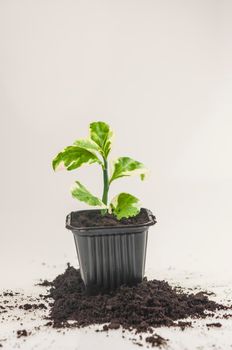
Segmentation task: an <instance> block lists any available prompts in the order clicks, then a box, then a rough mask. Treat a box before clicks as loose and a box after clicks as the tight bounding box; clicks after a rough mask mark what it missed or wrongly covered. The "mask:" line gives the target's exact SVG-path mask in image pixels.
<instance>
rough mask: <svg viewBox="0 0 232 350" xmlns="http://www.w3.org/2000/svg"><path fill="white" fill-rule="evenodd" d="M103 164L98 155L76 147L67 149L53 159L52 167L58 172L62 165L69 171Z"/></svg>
mask: <svg viewBox="0 0 232 350" xmlns="http://www.w3.org/2000/svg"><path fill="white" fill-rule="evenodd" d="M85 163H87V164H92V163H100V164H102V163H101V161H100V160H99V159H98V157H97V156H96V154H94V153H93V152H90V151H88V150H87V149H84V148H81V147H78V146H76V145H73V146H68V147H66V148H65V149H64V150H63V151H62V152H60V153H58V154H57V156H56V157H55V158H54V159H53V162H52V167H53V169H54V170H57V169H58V167H59V166H60V167H62V165H63V166H64V167H65V168H66V169H67V170H73V169H76V168H79V167H80V166H82V165H83V164H85Z"/></svg>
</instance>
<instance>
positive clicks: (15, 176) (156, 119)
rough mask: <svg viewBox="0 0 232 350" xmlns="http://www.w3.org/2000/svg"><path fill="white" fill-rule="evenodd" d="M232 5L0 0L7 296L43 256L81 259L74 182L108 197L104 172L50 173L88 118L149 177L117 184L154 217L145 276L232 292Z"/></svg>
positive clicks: (224, 0) (25, 283)
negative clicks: (72, 228) (176, 275)
mask: <svg viewBox="0 0 232 350" xmlns="http://www.w3.org/2000/svg"><path fill="white" fill-rule="evenodd" d="M231 11H232V2H231V1H230V0H221V1H212V0H189V1H186V0H162V1H161V0H118V1H114V0H107V1H105V0H97V1H95V0H78V1H72V0H65V1H64V0H49V1H45V0H33V1H29V0H21V1H18V0H10V1H8V0H2V1H1V2H0V96H1V98H0V123H1V125H0V146H1V150H2V152H1V172H0V194H1V195H0V219H1V230H0V266H1V278H0V288H5V287H8V288H10V287H13V286H15V287H17V288H22V289H23V290H26V288H31V285H32V281H34V280H35V279H36V278H38V277H39V276H41V277H42V275H43V274H41V270H40V268H39V266H40V265H39V264H38V263H37V262H38V261H39V262H45V263H46V264H47V265H49V266H50V269H49V271H50V272H49V273H51V274H52V273H53V272H54V274H55V271H56V268H54V267H53V265H56V266H63V265H64V263H65V262H67V261H71V262H74V261H76V253H75V249H74V244H73V241H72V237H71V235H70V234H69V233H68V232H66V231H65V229H64V220H65V215H66V214H67V213H68V212H70V211H71V210H75V209H79V208H80V207H81V206H80V204H79V203H78V202H76V201H74V200H73V199H72V198H71V196H70V193H69V188H70V187H71V185H72V183H73V182H74V181H75V180H76V179H79V180H80V181H82V182H83V183H84V184H85V185H86V186H87V187H89V188H90V189H91V190H92V191H93V192H94V193H96V194H100V193H101V189H100V188H101V186H102V183H101V182H102V177H101V174H100V170H99V169H98V168H97V166H92V167H89V168H85V169H81V170H80V171H73V172H71V173H59V174H54V173H53V171H52V170H51V166H50V164H51V159H52V158H53V157H54V155H56V153H57V152H58V151H60V149H62V148H63V147H64V146H66V145H68V144H70V143H72V142H73V141H74V140H75V139H76V138H79V137H84V136H85V135H86V133H87V126H88V124H89V122H91V121H93V120H105V121H107V122H108V123H109V124H110V125H111V126H112V128H113V129H114V131H115V144H114V148H113V153H112V156H113V157H117V156H122V155H128V156H131V157H134V158H135V159H138V160H140V161H143V162H144V163H145V164H146V165H147V167H148V168H149V169H150V171H151V174H150V178H149V179H148V180H147V181H146V182H144V183H142V182H140V181H139V180H138V179H136V178H133V179H122V180H120V181H118V182H117V183H116V182H115V184H114V185H113V186H112V190H111V196H113V195H115V194H117V193H118V192H119V191H124V190H127V191H128V192H131V193H132V194H134V195H136V196H138V197H139V198H141V201H142V203H143V204H144V206H145V207H148V208H150V209H151V210H152V211H153V212H154V213H155V214H156V216H157V219H158V224H157V225H156V226H155V227H153V228H151V231H150V235H149V247H148V255H147V270H148V271H153V277H156V276H161V278H162V274H163V273H164V271H167V269H168V268H169V267H171V268H174V269H175V271H177V272H178V271H183V270H184V269H186V270H187V271H188V273H189V272H191V271H195V272H196V273H198V274H202V275H203V276H204V278H203V279H202V280H201V283H202V284H204V280H205V281H208V279H211V280H212V281H214V282H215V281H217V282H218V283H219V284H220V283H223V285H225V286H226V285H227V284H228V286H229V285H230V282H231V278H232V270H231V268H230V266H231V246H232V235H231V232H232V221H231V208H232V180H231V179H232V163H231V149H232V138H231V132H232V118H231V115H232V104H231V91H232V65H231V58H232V57H231V56H232V41H231V35H232V21H231ZM46 271H47V270H46ZM46 273H48V272H46ZM22 276H23V280H22ZM9 327H10V326H9ZM172 332H174V330H173V331H172ZM189 332H193V333H194V331H189ZM210 332H212V336H213V334H214V332H215V336H216V335H218V337H219V338H222V337H223V338H224V339H225V338H228V337H227V333H226V332H227V331H226V328H225V331H224V330H212V331H210ZM223 332H225V333H223ZM116 333H117V332H116ZM116 333H115V334H116ZM80 334H83V333H80ZM180 334H181V335H180V336H181V337H185V334H187V333H180ZM197 334H198V338H197V336H196V337H195V338H196V339H199V343H200V342H201V339H202V337H203V336H200V335H199V334H201V331H200V330H199V333H197ZM207 334H208V333H207ZM209 334H211V333H209ZM223 334H224V335H223ZM60 337H61V336H60ZM80 337H81V335H80ZM83 337H84V335H83ZM98 337H99V338H98V339H102V342H103V343H104V342H105V343H104V344H105V346H107V344H108V343H107V339H106V338H104V335H98ZM115 337H116V336H115ZM74 338H75V337H74ZM74 338H73V339H74ZM62 339H63V338H62ZM64 339H65V338H64ZM83 339H85V342H86V344H87V342H90V343H91V340H90V339H91V335H89V336H87V337H84V338H82V341H83ZM188 339H189V345H188V346H191V342H190V338H188V336H187V337H186V344H187V340H188ZM207 339H208V338H207ZM207 339H206V341H208V340H207ZM50 340H51V338H49V337H48V342H49V341H50ZM28 341H33V340H28ZM51 341H52V340H51ZM60 341H61V340H60ZM64 341H65V340H64ZM202 341H203V340H202ZM212 341H213V340H212ZM219 342H220V341H219V340H218V344H219ZM90 343H89V344H90ZM41 344H42V343H41ZM70 344H71V341H70ZM99 344H100V343H99ZM120 344H121V343H120ZM122 344H124V345H120V346H127V345H125V344H127V343H126V342H124V343H122ZM94 345H95V348H98V347H99V348H100V346H98V343H97V344H94ZM25 346H26V345H25ZM41 346H42V345H41ZM70 346H71V345H70ZM87 346H90V345H86V347H87ZM102 346H103V345H102ZM129 346H131V345H128V347H129ZM199 346H200V345H199ZM37 348H40V345H38V347H37ZM224 349H225V348H224Z"/></svg>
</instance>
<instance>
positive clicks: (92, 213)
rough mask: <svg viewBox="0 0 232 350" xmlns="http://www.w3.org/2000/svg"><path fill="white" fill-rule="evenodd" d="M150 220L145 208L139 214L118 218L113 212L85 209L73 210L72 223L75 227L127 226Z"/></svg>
mask: <svg viewBox="0 0 232 350" xmlns="http://www.w3.org/2000/svg"><path fill="white" fill-rule="evenodd" d="M148 221H150V219H149V217H148V215H147V212H146V210H145V209H143V208H142V209H141V210H140V212H139V214H138V215H136V216H133V217H130V218H127V219H126V218H122V219H121V220H118V219H117V218H116V217H115V216H114V215H112V214H109V213H107V214H105V215H102V214H101V211H100V210H83V211H77V212H72V217H71V224H72V226H74V227H97V226H108V227H109V226H122V225H123V226H127V225H141V224H145V223H147V222H148Z"/></svg>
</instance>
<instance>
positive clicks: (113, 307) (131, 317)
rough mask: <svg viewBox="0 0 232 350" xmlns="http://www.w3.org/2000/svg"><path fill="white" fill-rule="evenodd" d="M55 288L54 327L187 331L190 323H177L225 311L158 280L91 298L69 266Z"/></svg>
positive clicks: (204, 298)
mask: <svg viewBox="0 0 232 350" xmlns="http://www.w3.org/2000/svg"><path fill="white" fill-rule="evenodd" d="M52 284H53V287H52V288H51V289H50V296H51V297H52V298H53V299H54V304H53V305H52V307H51V313H50V317H51V319H52V320H53V323H54V327H62V326H67V325H68V322H67V321H70V320H72V321H75V326H77V327H85V326H89V325H93V324H106V323H107V324H108V323H109V325H104V328H103V330H108V329H117V328H119V327H120V326H122V328H123V329H128V330H135V331H136V333H140V332H147V331H151V330H152V327H159V326H168V327H172V326H179V327H181V328H184V327H185V326H191V323H190V322H186V323H185V322H183V321H181V322H177V321H178V320H181V319H186V318H189V317H192V318H205V317H206V316H207V312H208V313H211V314H212V313H213V312H214V311H216V310H217V309H220V310H222V309H224V310H225V309H226V307H225V306H223V305H221V304H218V303H216V302H214V301H212V300H209V298H208V296H207V295H206V294H205V293H204V292H198V293H197V294H186V293H184V292H182V291H180V290H179V289H175V288H172V287H171V286H170V285H169V284H168V283H167V282H165V281H157V280H151V281H147V280H146V279H144V281H143V282H142V283H140V284H138V285H136V286H130V287H128V286H121V287H120V288H118V289H117V290H115V291H112V292H110V293H108V294H98V295H95V296H90V295H87V294H86V293H85V289H84V284H83V282H82V279H81V275H80V271H79V270H76V269H75V268H73V267H71V266H69V265H68V267H67V269H66V271H65V272H64V273H63V274H61V275H59V276H58V277H56V278H55V280H54V281H53V282H52ZM151 342H152V341H151ZM154 342H155V341H154Z"/></svg>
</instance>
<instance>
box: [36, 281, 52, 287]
mask: <svg viewBox="0 0 232 350" xmlns="http://www.w3.org/2000/svg"><path fill="white" fill-rule="evenodd" d="M36 286H42V287H51V286H52V282H50V281H48V280H44V281H42V282H40V283H37V284H36Z"/></svg>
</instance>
